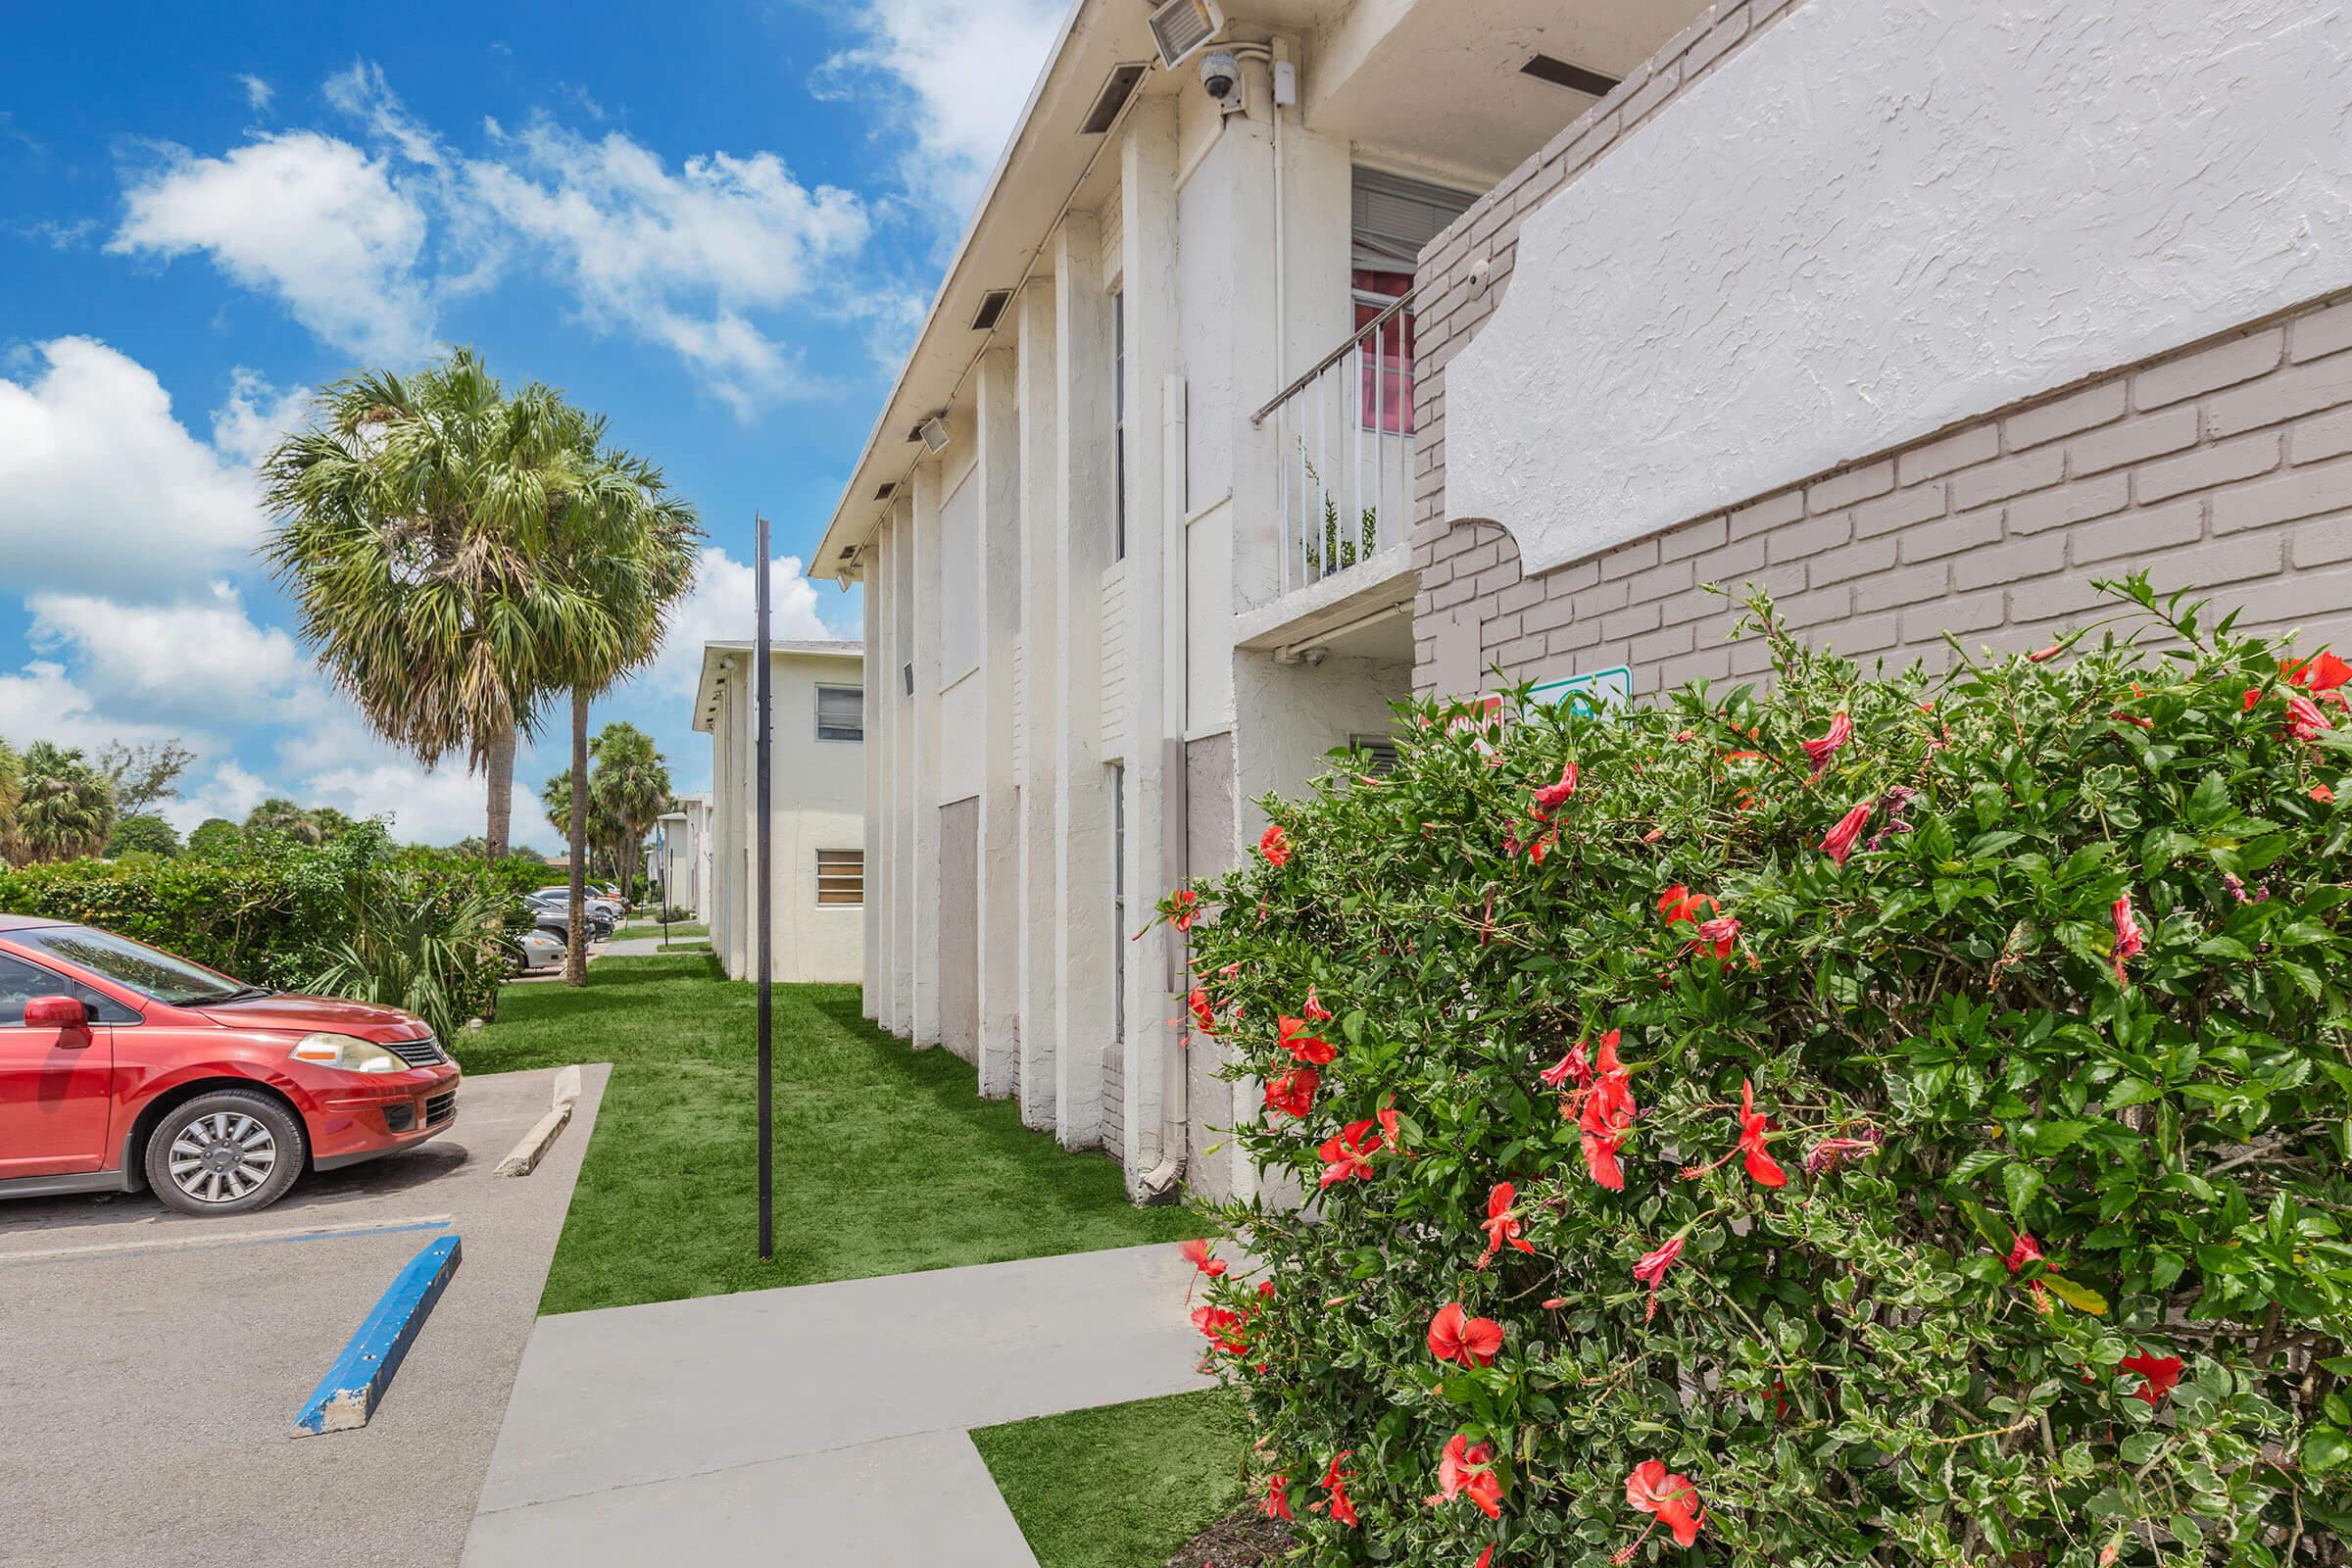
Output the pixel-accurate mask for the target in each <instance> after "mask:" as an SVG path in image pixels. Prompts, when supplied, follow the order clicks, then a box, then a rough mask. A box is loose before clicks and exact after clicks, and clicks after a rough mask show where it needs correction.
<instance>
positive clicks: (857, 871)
mask: <svg viewBox="0 0 2352 1568" xmlns="http://www.w3.org/2000/svg"><path fill="white" fill-rule="evenodd" d="M816 902H817V903H818V904H820V905H828V906H830V905H842V906H849V905H858V904H863V903H864V902H865V852H864V851H863V850H819V851H817V852H816Z"/></svg>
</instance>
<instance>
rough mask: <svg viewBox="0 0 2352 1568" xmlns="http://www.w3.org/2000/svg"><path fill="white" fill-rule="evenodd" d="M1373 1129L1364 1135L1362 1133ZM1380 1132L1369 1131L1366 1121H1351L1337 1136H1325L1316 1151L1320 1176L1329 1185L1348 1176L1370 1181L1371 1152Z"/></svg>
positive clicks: (1374, 1147) (1345, 1179)
mask: <svg viewBox="0 0 2352 1568" xmlns="http://www.w3.org/2000/svg"><path fill="white" fill-rule="evenodd" d="M1366 1133H1372V1136H1371V1137H1369V1138H1367V1137H1365V1136H1364V1135H1365V1134H1366ZM1379 1150H1380V1135H1379V1134H1378V1133H1373V1132H1372V1124H1371V1123H1370V1122H1369V1121H1351V1122H1349V1123H1348V1126H1347V1130H1346V1131H1344V1132H1342V1133H1341V1134H1340V1135H1339V1136H1338V1137H1337V1138H1326V1139H1324V1140H1323V1144H1322V1147H1321V1148H1319V1149H1317V1150H1316V1151H1315V1152H1316V1153H1317V1154H1319V1155H1321V1156H1322V1160H1323V1180H1322V1182H1321V1184H1320V1185H1322V1186H1325V1187H1329V1186H1330V1185H1332V1183H1334V1182H1344V1181H1348V1180H1349V1179H1351V1178H1361V1179H1363V1180H1366V1181H1369V1180H1371V1177H1372V1156H1373V1155H1374V1154H1375V1153H1377V1152H1379Z"/></svg>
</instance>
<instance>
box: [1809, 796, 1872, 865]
mask: <svg viewBox="0 0 2352 1568" xmlns="http://www.w3.org/2000/svg"><path fill="white" fill-rule="evenodd" d="M1874 804H1876V803H1875V802H1871V801H1864V802H1863V803H1862V804H1861V805H1859V806H1857V807H1855V808H1854V809H1852V810H1850V811H1848V812H1846V813H1845V814H1844V815H1843V816H1841V817H1839V818H1838V825H1837V826H1836V827H1834V828H1832V829H1830V836H1829V837H1828V838H1826V839H1823V840H1822V841H1821V848H1822V851H1823V853H1824V854H1826V855H1828V856H1829V858H1831V859H1833V860H1835V861H1837V862H1838V864H1839V865H1843V864H1844V863H1845V858H1846V857H1847V856H1849V855H1851V854H1853V853H1854V845H1855V843H1856V842H1857V841H1858V840H1859V839H1860V838H1861V837H1862V828H1863V825H1864V824H1865V823H1867V822H1868V821H1869V820H1870V809H1871V807H1872V806H1873V805H1874Z"/></svg>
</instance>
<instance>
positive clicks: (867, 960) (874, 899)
mask: <svg viewBox="0 0 2352 1568" xmlns="http://www.w3.org/2000/svg"><path fill="white" fill-rule="evenodd" d="M886 575H887V573H886V572H885V569H884V568H883V565H882V541H881V530H879V529H878V530H876V534H875V539H874V543H873V545H872V547H871V548H869V549H868V550H867V551H866V556H865V564H864V573H863V581H864V586H865V592H864V594H863V595H862V596H861V597H862V600H863V604H864V614H865V705H864V706H865V711H864V723H865V910H864V917H865V951H864V957H863V962H862V964H861V965H860V969H861V973H862V974H863V977H864V978H863V994H862V996H861V998H860V1003H861V1005H860V1007H859V1010H860V1011H862V1012H863V1013H864V1014H865V1016H866V1017H867V1018H868V1019H870V1020H872V1021H874V1022H877V1023H879V1022H882V1021H883V1020H885V1019H886V1018H887V1017H888V1016H889V1014H890V1004H889V1002H888V1001H887V1000H886V999H887V997H888V994H889V990H890V938H889V931H890V927H889V924H888V922H887V921H886V919H885V918H884V913H883V911H884V910H885V909H886V908H888V907H889V903H888V899H887V897H886V895H885V893H884V890H885V889H886V888H887V887H889V885H890V882H889V866H890V827H889V819H888V816H887V814H886V812H887V810H888V807H889V792H888V780H889V777H890V749H889V741H888V738H887V735H886V732H885V730H884V728H883V714H884V713H885V712H887V711H888V709H887V707H886V705H885V704H884V702H883V694H884V692H886V691H887V690H888V688H887V687H886V686H884V684H883V681H882V677H883V676H884V675H886V674H887V673H888V672H889V670H890V646H889V642H888V639H887V638H886V636H885V635H884V628H885V627H887V626H888V625H889V624H890V605H889V599H888V594H889V588H888V585H887V583H886V581H885V578H886Z"/></svg>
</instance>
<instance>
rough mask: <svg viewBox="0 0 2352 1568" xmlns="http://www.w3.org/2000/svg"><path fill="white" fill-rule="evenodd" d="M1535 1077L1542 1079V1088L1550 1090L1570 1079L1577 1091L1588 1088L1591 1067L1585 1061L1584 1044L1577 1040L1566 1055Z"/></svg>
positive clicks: (1591, 1075)
mask: <svg viewBox="0 0 2352 1568" xmlns="http://www.w3.org/2000/svg"><path fill="white" fill-rule="evenodd" d="M1536 1076H1537V1077H1539V1078H1541V1079H1543V1080H1544V1086H1545V1087H1546V1088H1550V1089H1557V1088H1559V1087H1560V1085H1562V1084H1564V1083H1566V1082H1567V1081H1568V1080H1569V1079H1571V1078H1573V1079H1575V1080H1576V1087H1577V1088H1579V1089H1584V1088H1587V1087H1588V1086H1590V1085H1591V1084H1592V1082H1593V1065H1592V1063H1591V1062H1589V1061H1587V1060H1586V1059H1585V1043H1584V1042H1583V1041H1582V1040H1579V1041H1578V1042H1577V1043H1576V1044H1575V1045H1573V1046H1570V1047H1569V1048H1568V1054H1566V1055H1564V1056H1562V1057H1561V1058H1560V1059H1559V1060H1557V1061H1555V1062H1553V1063H1552V1064H1551V1065H1550V1066H1548V1067H1546V1068H1544V1070H1543V1071H1542V1072H1540V1073H1538V1074H1536Z"/></svg>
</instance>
